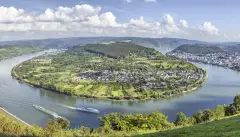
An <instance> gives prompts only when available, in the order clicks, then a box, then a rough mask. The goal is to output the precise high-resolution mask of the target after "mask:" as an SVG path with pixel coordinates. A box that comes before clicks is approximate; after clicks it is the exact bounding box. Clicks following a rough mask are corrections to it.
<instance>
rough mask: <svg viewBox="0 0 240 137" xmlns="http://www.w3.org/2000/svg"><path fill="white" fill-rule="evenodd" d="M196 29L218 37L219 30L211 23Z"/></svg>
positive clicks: (205, 23)
mask: <svg viewBox="0 0 240 137" xmlns="http://www.w3.org/2000/svg"><path fill="white" fill-rule="evenodd" d="M198 29H199V30H201V31H203V32H206V33H208V34H212V35H218V33H219V29H218V28H216V27H215V26H214V25H213V24H212V23H211V22H204V23H203V24H202V25H199V26H198Z"/></svg>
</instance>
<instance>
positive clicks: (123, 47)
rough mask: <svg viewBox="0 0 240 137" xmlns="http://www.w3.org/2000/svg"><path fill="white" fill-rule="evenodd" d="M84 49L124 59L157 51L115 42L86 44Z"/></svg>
mask: <svg viewBox="0 0 240 137" xmlns="http://www.w3.org/2000/svg"><path fill="white" fill-rule="evenodd" d="M84 49H85V50H86V51H88V52H91V53H97V54H101V55H105V56H108V57H112V58H118V57H125V56H128V55H129V54H136V55H139V56H148V55H153V54H154V53H156V52H157V51H156V50H154V49H153V48H146V47H143V46H139V45H135V44H133V43H128V42H117V43H111V44H88V45H86V46H84Z"/></svg>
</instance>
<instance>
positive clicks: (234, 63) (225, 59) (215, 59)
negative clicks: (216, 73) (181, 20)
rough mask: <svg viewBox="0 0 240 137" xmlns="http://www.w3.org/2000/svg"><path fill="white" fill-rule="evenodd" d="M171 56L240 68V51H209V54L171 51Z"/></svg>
mask: <svg viewBox="0 0 240 137" xmlns="http://www.w3.org/2000/svg"><path fill="white" fill-rule="evenodd" d="M168 55H170V56H174V57H177V58H179V59H182V60H186V61H193V62H200V63H204V64H211V65H217V66H221V67H227V68H230V69H235V70H240V53H238V52H235V53H227V52H219V53H208V54H190V53H186V52H174V53H173V52H170V53H168Z"/></svg>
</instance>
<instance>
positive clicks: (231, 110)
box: [225, 104, 238, 116]
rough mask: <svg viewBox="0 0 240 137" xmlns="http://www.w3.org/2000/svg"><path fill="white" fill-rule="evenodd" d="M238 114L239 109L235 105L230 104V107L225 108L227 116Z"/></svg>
mask: <svg viewBox="0 0 240 137" xmlns="http://www.w3.org/2000/svg"><path fill="white" fill-rule="evenodd" d="M237 113H238V111H237V108H236V107H235V106H234V105H233V104H230V105H229V106H226V107H225V115H226V116H231V115H235V114H237Z"/></svg>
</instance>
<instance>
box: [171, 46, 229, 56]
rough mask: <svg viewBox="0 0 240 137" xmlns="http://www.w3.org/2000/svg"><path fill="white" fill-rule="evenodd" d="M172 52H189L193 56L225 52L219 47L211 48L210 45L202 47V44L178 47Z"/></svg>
mask: <svg viewBox="0 0 240 137" xmlns="http://www.w3.org/2000/svg"><path fill="white" fill-rule="evenodd" d="M172 52H187V53H191V54H207V53H218V52H224V50H223V49H221V48H220V47H218V46H212V45H211V46H210V45H202V44H194V45H190V44H185V45H181V46H179V47H177V48H176V49H174V50H173V51H172Z"/></svg>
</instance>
